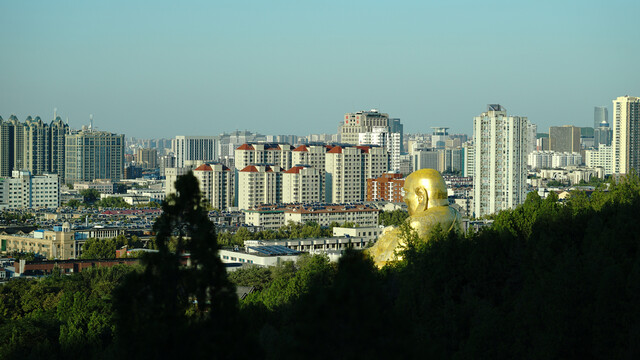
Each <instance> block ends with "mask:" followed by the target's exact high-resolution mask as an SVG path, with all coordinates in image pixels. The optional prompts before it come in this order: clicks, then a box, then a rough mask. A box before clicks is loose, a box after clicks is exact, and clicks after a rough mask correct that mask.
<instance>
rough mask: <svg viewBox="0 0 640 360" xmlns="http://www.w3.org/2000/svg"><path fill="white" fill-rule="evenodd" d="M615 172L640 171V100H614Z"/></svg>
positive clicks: (613, 142)
mask: <svg viewBox="0 0 640 360" xmlns="http://www.w3.org/2000/svg"><path fill="white" fill-rule="evenodd" d="M612 120H613V124H612V125H613V136H612V139H611V148H612V151H613V161H614V163H613V172H614V173H615V174H628V173H629V172H630V171H631V169H634V170H635V173H636V174H637V173H638V171H639V170H640V98H639V97H635V96H628V95H625V96H620V97H618V98H617V99H615V100H613V119H612Z"/></svg>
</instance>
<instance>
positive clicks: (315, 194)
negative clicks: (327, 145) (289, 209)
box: [282, 165, 324, 204]
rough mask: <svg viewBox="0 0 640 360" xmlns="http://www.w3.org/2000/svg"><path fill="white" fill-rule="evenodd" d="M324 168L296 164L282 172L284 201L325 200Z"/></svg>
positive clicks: (309, 201) (286, 202) (305, 201)
mask: <svg viewBox="0 0 640 360" xmlns="http://www.w3.org/2000/svg"><path fill="white" fill-rule="evenodd" d="M323 183H324V170H319V169H316V168H315V167H312V166H311V165H296V166H294V167H292V168H291V169H289V170H287V171H285V172H283V173H282V202H283V203H285V204H294V203H295V204H310V203H319V202H323V201H324V197H323V195H324V191H323V190H324V189H323Z"/></svg>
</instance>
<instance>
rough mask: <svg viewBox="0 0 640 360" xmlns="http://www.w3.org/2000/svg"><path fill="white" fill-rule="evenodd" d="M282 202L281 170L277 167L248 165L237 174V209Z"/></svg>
mask: <svg viewBox="0 0 640 360" xmlns="http://www.w3.org/2000/svg"><path fill="white" fill-rule="evenodd" d="M281 202H282V170H281V168H280V167H279V166H273V165H266V164H255V165H248V166H246V167H245V168H244V169H242V170H240V171H239V172H238V208H239V209H241V210H247V209H252V208H254V207H256V206H258V205H261V204H277V203H281Z"/></svg>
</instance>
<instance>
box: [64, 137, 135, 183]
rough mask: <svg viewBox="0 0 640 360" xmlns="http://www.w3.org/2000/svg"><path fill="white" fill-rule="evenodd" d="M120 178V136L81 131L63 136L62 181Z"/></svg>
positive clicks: (122, 145)
mask: <svg viewBox="0 0 640 360" xmlns="http://www.w3.org/2000/svg"><path fill="white" fill-rule="evenodd" d="M123 177H124V135H121V134H113V133H110V132H106V131H93V130H90V129H83V130H81V131H78V132H76V133H72V134H68V135H67V136H66V137H65V182H67V183H73V182H76V181H93V180H95V179H110V180H114V181H118V180H120V179H122V178H123Z"/></svg>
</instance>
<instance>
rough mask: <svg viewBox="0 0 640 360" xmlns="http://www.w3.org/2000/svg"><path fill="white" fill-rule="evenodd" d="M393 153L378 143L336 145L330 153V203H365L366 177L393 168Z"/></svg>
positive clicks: (327, 178) (327, 168)
mask: <svg viewBox="0 0 640 360" xmlns="http://www.w3.org/2000/svg"><path fill="white" fill-rule="evenodd" d="M388 166H389V155H388V154H387V151H386V150H385V149H384V148H382V147H378V146H335V147H333V148H332V149H330V150H329V151H327V153H326V157H325V171H326V180H325V181H326V183H327V184H326V185H327V186H326V187H327V190H326V191H327V193H326V202H328V203H354V202H361V201H363V200H364V199H365V195H366V192H365V191H366V179H368V178H376V177H378V176H380V175H382V174H383V173H385V172H387V171H388V170H389V167H388Z"/></svg>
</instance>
